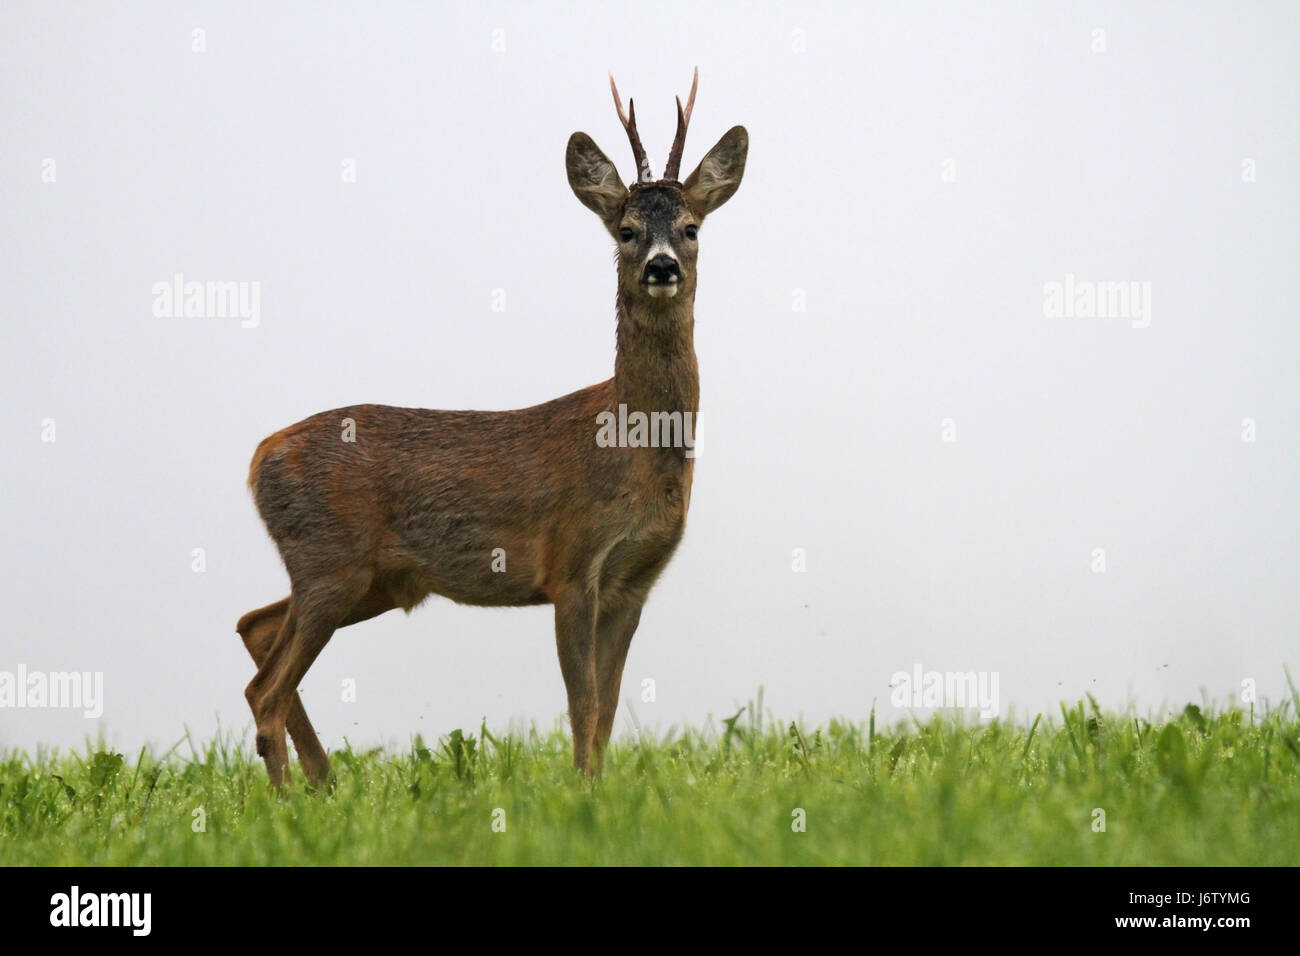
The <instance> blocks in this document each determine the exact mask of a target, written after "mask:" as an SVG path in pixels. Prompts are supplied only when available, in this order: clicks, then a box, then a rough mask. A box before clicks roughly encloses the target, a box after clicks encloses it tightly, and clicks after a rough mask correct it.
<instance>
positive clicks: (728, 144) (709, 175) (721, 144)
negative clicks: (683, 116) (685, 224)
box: [682, 126, 749, 216]
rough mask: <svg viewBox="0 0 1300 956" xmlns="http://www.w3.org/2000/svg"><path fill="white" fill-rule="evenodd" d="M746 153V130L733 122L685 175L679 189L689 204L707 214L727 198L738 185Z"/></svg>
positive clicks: (747, 142) (747, 143)
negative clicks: (690, 171)
mask: <svg viewBox="0 0 1300 956" xmlns="http://www.w3.org/2000/svg"><path fill="white" fill-rule="evenodd" d="M748 155H749V134H748V133H747V132H745V127H743V126H733V127H731V129H729V130H727V132H726V133H724V134H723V136H722V139H720V140H718V145H716V146H714V147H713V148H712V149H711V150H709V152H708V155H707V156H705V157H704V158H703V159H702V160H700V165H699V166H697V167H695V172H693V173H691V174H690V175H689V176H687V177H686V182H684V183H683V184H682V189H683V190H684V191H685V193H686V198H687V199H689V200H690V201H691V203H692V205H694V206H695V208H696V209H698V210H699V211H700V215H701V216H707V215H708V214H709V213H711V212H713V210H715V209H717V208H718V207H719V206H721V205H722V204H723V203H724V202H726V201H727V200H728V199H730V198H731V197H732V196H733V195H734V194H735V192H736V190H737V189H739V188H740V177H741V176H743V175H744V174H745V157H746V156H748Z"/></svg>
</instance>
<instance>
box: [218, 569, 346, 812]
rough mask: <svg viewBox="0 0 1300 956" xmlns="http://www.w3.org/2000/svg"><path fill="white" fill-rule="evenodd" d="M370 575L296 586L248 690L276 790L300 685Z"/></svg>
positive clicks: (262, 753)
mask: <svg viewBox="0 0 1300 956" xmlns="http://www.w3.org/2000/svg"><path fill="white" fill-rule="evenodd" d="M370 577H371V576H370V574H369V573H368V572H366V573H354V574H351V575H349V576H348V577H347V578H346V579H345V580H343V581H342V582H341V583H338V582H336V581H335V582H330V583H329V584H328V585H324V586H320V585H318V586H316V587H314V588H311V589H300V588H298V587H295V588H294V593H293V597H292V599H291V601H290V604H289V612H288V613H287V614H286V615H285V616H284V622H283V623H282V624H281V626H280V632H279V634H277V635H276V638H275V643H274V644H272V646H271V651H270V653H269V654H267V656H266V659H265V660H263V661H262V664H261V665H260V666H259V667H258V669H257V674H256V676H254V677H253V679H252V681H251V682H250V683H249V685H248V687H247V688H246V689H245V691H244V696H245V697H246V698H247V699H248V705H249V707H250V708H251V709H252V711H253V719H254V721H256V723H257V753H258V755H259V756H261V757H262V759H263V760H264V761H266V772H267V776H269V777H270V778H271V783H272V784H273V785H274V786H275V787H277V788H278V787H280V786H282V785H283V784H284V782H285V768H286V765H287V764H288V748H287V746H286V744H285V739H284V735H285V729H286V723H287V721H288V716H289V710H290V708H291V706H292V703H293V696H294V694H295V693H296V692H297V690H298V684H299V682H300V681H301V680H302V678H303V675H305V674H306V673H307V670H308V668H310V667H311V665H312V663H313V662H314V661H315V660H316V657H317V655H318V654H320V652H321V650H322V649H323V648H324V647H325V645H326V644H328V643H329V639H330V637H331V636H332V635H333V633H334V631H335V629H336V628H337V627H338V626H339V625H340V624H341V623H342V622H343V621H344V619H345V618H346V617H347V615H348V613H349V611H350V610H351V609H352V608H353V607H354V606H355V605H356V603H357V602H358V601H359V600H360V599H361V597H362V596H364V595H365V593H366V591H367V590H368V588H369V586H370Z"/></svg>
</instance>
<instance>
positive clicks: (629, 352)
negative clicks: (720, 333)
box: [614, 289, 700, 416]
mask: <svg viewBox="0 0 1300 956" xmlns="http://www.w3.org/2000/svg"><path fill="white" fill-rule="evenodd" d="M679 298H680V299H681V300H682V301H680V302H678V299H679ZM614 393H615V396H616V398H615V400H616V401H617V402H618V403H619V404H624V405H626V406H627V410H628V412H634V411H640V412H645V413H647V414H649V413H650V412H690V413H691V415H692V416H694V415H695V414H696V413H697V412H698V411H699V404H700V373H699V367H698V365H697V364H696V362H695V295H694V290H685V289H684V290H682V292H681V293H680V294H679V295H678V296H677V297H674V298H673V299H672V300H670V302H668V303H665V304H664V305H659V304H658V303H656V304H655V305H653V306H652V305H650V304H649V303H646V302H643V301H637V300H633V301H629V299H628V298H626V297H624V295H623V294H622V292H620V293H619V295H618V355H617V357H616V358H615V360H614Z"/></svg>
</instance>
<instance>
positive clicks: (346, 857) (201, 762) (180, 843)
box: [0, 702, 1300, 866]
mask: <svg viewBox="0 0 1300 956" xmlns="http://www.w3.org/2000/svg"><path fill="white" fill-rule="evenodd" d="M1090 703H1091V702H1090ZM1294 713H1295V710H1294V705H1293V704H1292V703H1288V704H1286V705H1284V706H1283V707H1282V708H1281V709H1279V710H1277V711H1274V712H1272V713H1269V714H1266V715H1262V716H1261V715H1258V714H1254V713H1247V712H1243V711H1240V710H1228V711H1224V712H1219V713H1203V712H1202V710H1201V709H1200V708H1198V707H1197V706H1195V705H1188V707H1187V708H1186V709H1185V710H1184V711H1183V712H1182V714H1181V715H1179V716H1178V717H1177V718H1175V719H1172V720H1168V721H1165V722H1161V723H1150V722H1148V721H1146V720H1143V719H1140V718H1135V717H1131V716H1117V715H1108V714H1103V713H1101V712H1100V710H1098V708H1097V707H1096V704H1095V703H1092V705H1091V707H1090V708H1089V707H1085V705H1084V704H1083V703H1079V704H1077V705H1076V706H1075V707H1073V708H1066V707H1065V706H1064V705H1062V708H1061V713H1060V715H1059V718H1058V717H1057V715H1049V716H1044V715H1041V714H1040V715H1039V716H1038V718H1037V719H1035V720H1034V721H1033V723H1032V725H1031V726H1021V725H1017V724H1014V723H1010V722H993V723H987V724H978V725H967V724H963V723H962V722H960V721H957V720H953V719H951V718H943V717H935V718H934V719H932V720H930V721H929V722H927V723H919V722H916V721H913V722H912V723H910V724H900V725H897V726H895V727H892V728H889V729H877V728H876V727H875V720H874V715H873V717H872V719H871V720H870V721H869V722H868V723H867V724H865V725H862V724H854V723H846V722H841V721H832V722H831V723H830V724H829V725H827V726H824V727H821V728H816V729H814V728H796V727H795V726H794V725H792V724H773V723H771V722H763V721H762V720H761V717H760V714H759V713H758V710H757V708H755V707H753V706H752V705H751V706H750V707H749V708H748V711H747V712H746V711H745V710H742V711H741V712H739V713H737V714H736V715H735V716H734V717H731V718H728V719H727V720H725V721H723V724H722V726H721V728H719V729H718V730H716V731H712V732H699V731H687V732H684V733H681V734H674V735H672V736H670V737H669V738H668V739H663V740H644V741H641V742H626V743H621V744H620V743H616V745H615V746H614V748H613V749H612V751H611V753H610V757H609V760H608V764H607V767H606V771H605V773H604V775H603V776H602V777H601V778H600V779H599V780H597V781H596V782H594V783H589V782H586V781H584V780H582V779H581V778H580V777H578V775H577V774H576V773H575V772H574V771H573V770H572V769H571V767H570V759H571V758H570V748H569V741H568V739H567V737H566V736H565V735H564V734H563V733H561V732H559V731H558V730H557V731H554V732H550V733H543V732H537V731H533V732H530V733H528V734H526V735H523V736H497V735H494V734H492V733H491V732H490V731H489V730H488V729H487V728H480V729H479V732H478V733H477V734H473V733H463V732H462V731H455V732H453V733H451V734H448V735H446V736H444V737H443V738H441V739H440V740H439V741H437V742H436V743H432V744H426V743H424V742H423V741H421V740H420V739H419V738H416V740H415V741H414V742H413V745H412V746H411V748H410V749H409V751H407V752H404V753H397V754H394V753H385V752H382V751H371V752H366V753H358V752H354V751H352V750H351V749H346V750H342V751H337V752H335V753H334V754H333V761H334V770H335V775H336V777H337V781H336V786H335V787H334V788H333V790H332V791H329V792H320V793H313V792H310V791H308V790H307V788H305V787H304V786H303V785H302V784H301V778H300V777H297V778H295V779H296V780H297V781H298V783H297V784H296V786H295V787H294V788H292V790H291V791H290V792H288V793H287V794H286V795H285V796H284V797H282V798H277V797H276V796H275V795H274V794H273V793H272V792H271V791H270V789H269V787H268V786H267V782H266V773H265V770H264V769H263V767H262V765H261V761H259V760H258V759H257V758H256V757H254V756H252V754H251V753H250V752H249V751H248V749H247V748H246V747H244V746H235V745H232V744H231V743H229V742H228V741H221V740H218V741H213V742H211V743H209V744H207V745H206V746H204V747H203V748H201V749H200V750H199V751H198V752H196V753H195V754H194V755H193V756H192V757H191V758H190V759H184V758H182V757H179V756H177V755H175V754H174V753H173V754H171V755H164V756H155V755H153V754H151V753H149V752H148V751H145V752H142V753H140V754H139V755H138V756H135V757H134V759H129V760H128V759H125V758H124V757H123V755H121V754H115V753H111V752H107V751H100V752H94V751H95V748H93V747H92V748H89V749H88V752H87V753H85V754H83V755H75V754H74V755H60V754H57V753H52V754H49V753H41V754H38V755H37V756H35V757H31V756H29V755H26V754H23V753H10V754H7V755H5V756H4V757H3V758H0V864H3V865H60V866H64V865H110V866H113V865H149V864H152V865H185V866H190V865H209V864H219V865H248V864H254V865H263V864H277V865H279V864H285V865H334V864H342V865H370V864H399V865H400V864H525V865H531V864H595V865H603V864H667V865H693V864H723V865H726V864H759V865H784V864H813V865H819V864H870V865H880V864H890V865H892V864H921V865H929V864H943V865H954V864H959V865H966V864H984V865H1004V864H1011V865H1061V864H1068V865H1078V864H1082V865H1112V864H1115V865H1139V866H1144V865H1210V864H1213V865H1264V864H1272V865H1294V864H1296V863H1298V862H1300V725H1298V724H1297V721H1296V719H1295V717H1294ZM174 749H175V748H174ZM200 810H201V813H199V812H197V811H200ZM1098 810H1100V811H1104V815H1105V816H1104V822H1105V831H1104V832H1099V831H1097V830H1096V829H1095V827H1096V826H1097V824H1098V821H1100V819H1101V817H1100V816H1099V815H1098V814H1097V811H1098ZM799 811H802V815H801V814H800V813H799ZM801 817H802V820H803V822H804V826H805V829H804V830H803V832H797V831H796V827H797V825H798V823H799V821H800V819H801ZM200 823H201V824H202V826H201V827H200ZM494 824H495V827H494ZM502 826H504V829H501V828H502Z"/></svg>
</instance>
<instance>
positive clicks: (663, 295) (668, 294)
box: [645, 282, 677, 299]
mask: <svg viewBox="0 0 1300 956" xmlns="http://www.w3.org/2000/svg"><path fill="white" fill-rule="evenodd" d="M645 290H646V291H647V292H649V293H650V296H651V298H655V299H671V298H672V297H673V296H675V295H676V294H677V283H676V282H667V283H664V284H663V285H660V284H658V283H655V284H654V285H648V286H646V287H645Z"/></svg>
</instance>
